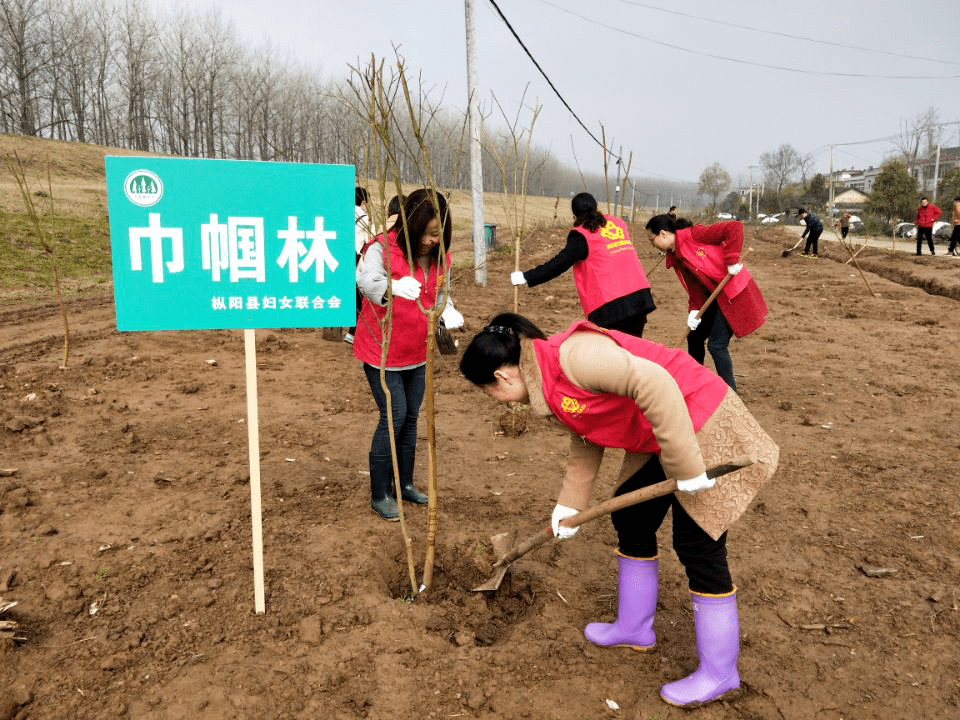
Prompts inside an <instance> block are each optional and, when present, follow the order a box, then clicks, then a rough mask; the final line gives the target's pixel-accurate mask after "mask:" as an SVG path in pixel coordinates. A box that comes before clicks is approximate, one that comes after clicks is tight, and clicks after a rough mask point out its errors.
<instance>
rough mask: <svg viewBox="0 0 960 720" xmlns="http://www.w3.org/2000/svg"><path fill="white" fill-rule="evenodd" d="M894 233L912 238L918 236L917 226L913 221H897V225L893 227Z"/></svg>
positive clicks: (897, 235)
mask: <svg viewBox="0 0 960 720" xmlns="http://www.w3.org/2000/svg"><path fill="white" fill-rule="evenodd" d="M893 234H894V235H895V236H896V237H905V238H912V237H916V236H917V226H916V225H914V224H913V223H912V222H902V223H897V226H896V227H895V228H894V229H893Z"/></svg>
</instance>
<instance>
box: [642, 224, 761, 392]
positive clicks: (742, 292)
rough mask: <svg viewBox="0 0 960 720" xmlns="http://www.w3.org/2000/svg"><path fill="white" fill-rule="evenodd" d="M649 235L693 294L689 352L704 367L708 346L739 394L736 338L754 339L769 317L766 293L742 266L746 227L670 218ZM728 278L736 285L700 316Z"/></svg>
mask: <svg viewBox="0 0 960 720" xmlns="http://www.w3.org/2000/svg"><path fill="white" fill-rule="evenodd" d="M646 231H647V233H648V235H649V239H650V244H651V245H653V247H655V248H656V249H657V250H659V251H660V252H663V253H666V255H667V259H666V266H667V267H668V268H673V269H674V271H675V272H676V273H677V277H678V278H679V279H680V284H681V285H683V288H684V290H686V291H687V311H688V312H687V327H688V328H689V329H690V333H689V334H688V335H687V352H688V353H690V355H691V357H693V358H694V359H695V360H696V361H697V362H698V363H700V364H701V365H702V364H703V361H704V359H705V358H706V353H705V352H704V343H706V349H707V350H708V351H709V352H710V357H712V358H713V365H714V367H715V368H716V369H717V374H718V375H719V376H720V377H722V378H723V379H724V381H725V382H726V383H727V385H729V386H730V387H731V388H733V389H734V390H736V389H737V381H736V380H735V379H734V376H733V361H732V360H731V359H730V351H729V349H728V346H729V345H730V338H732V337H733V336H734V335H736V336H737V337H738V338H739V337H744V336H745V335H749V334H750V333H752V332H753V331H754V330H756V329H757V328H758V327H760V326H761V325H762V324H763V321H764V320H765V319H766V317H767V304H766V302H764V299H763V295H762V294H761V293H760V288H759V287H757V283H756V282H755V281H754V279H753V278H752V277H751V276H750V271H749V270H745V269H744V267H743V265H742V264H741V262H740V253H741V250H742V249H743V223H741V222H740V221H738V220H733V221H730V222H721V223H714V224H713V225H694V224H693V223H691V222H690V221H689V220H685V219H683V218H673V217H671V216H670V215H669V214H667V215H655V216H654V217H652V218H650V220H649V221H648V222H647V225H646ZM728 274H729V275H730V276H731V277H730V280H728V281H727V283H726V285H724V286H723V288H722V289H721V290H720V294H719V295H718V296H717V299H716V301H715V302H713V303H711V304H710V305H709V306H708V307H707V308H706V310H704V311H703V313H702V314H700V309H701V308H703V305H704V303H705V302H706V300H707V298H708V297H710V295H711V294H712V293H713V291H714V290H715V289H716V287H717V286H718V285H719V284H720V281H721V280H723V279H724V278H725V277H726V276H727V275H728ZM697 315H700V317H699V318H697Z"/></svg>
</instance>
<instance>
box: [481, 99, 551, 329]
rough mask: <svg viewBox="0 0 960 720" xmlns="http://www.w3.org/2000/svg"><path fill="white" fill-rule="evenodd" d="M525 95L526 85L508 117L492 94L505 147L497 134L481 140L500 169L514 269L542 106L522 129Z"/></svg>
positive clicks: (516, 290)
mask: <svg viewBox="0 0 960 720" xmlns="http://www.w3.org/2000/svg"><path fill="white" fill-rule="evenodd" d="M525 97H526V89H524V94H523V97H521V98H520V102H519V103H518V106H517V114H516V116H514V118H513V119H511V118H509V117H508V116H507V113H506V112H505V111H504V109H503V106H502V105H501V104H500V101H499V100H497V97H496V95H494V96H493V101H494V102H495V103H496V104H497V108H498V109H499V110H500V114H501V115H502V116H503V119H504V122H505V123H506V125H507V131H508V133H509V138H507V139H506V143H504V145H506V147H504V146H501V143H499V142H498V139H497V138H492V137H490V136H487V137H485V138H484V143H483V145H484V149H485V150H486V151H487V152H488V153H489V154H490V156H491V157H492V158H493V159H494V161H495V162H496V164H497V170H498V171H499V173H500V186H501V188H502V190H503V192H502V193H501V198H502V201H503V209H504V214H505V215H506V217H507V218H509V220H510V229H511V232H512V234H513V239H514V263H513V269H514V270H515V271H519V270H520V249H521V246H522V244H523V240H524V238H525V237H526V219H527V179H528V177H529V168H530V144H531V142H532V140H533V128H534V125H536V122H537V116H538V115H539V114H540V109H541V105H540V102H539V101H537V102H536V103H535V104H534V108H533V111H532V114H531V117H530V126H529V127H528V128H526V129H525V130H524V129H520V128H519V125H520V112H521V110H522V109H523V108H524V107H526V103H525V102H524V99H525ZM559 201H560V197H559V196H557V202H558V203H559ZM513 311H514V312H520V287H519V286H518V285H514V287H513Z"/></svg>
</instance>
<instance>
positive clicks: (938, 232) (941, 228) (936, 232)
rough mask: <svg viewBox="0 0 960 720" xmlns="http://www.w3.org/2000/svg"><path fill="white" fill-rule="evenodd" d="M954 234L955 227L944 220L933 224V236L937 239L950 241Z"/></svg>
mask: <svg viewBox="0 0 960 720" xmlns="http://www.w3.org/2000/svg"><path fill="white" fill-rule="evenodd" d="M952 234H953V225H952V224H951V223H948V222H943V220H937V221H936V222H935V223H934V224H933V236H934V237H935V238H940V239H941V240H949V239H950V235H952Z"/></svg>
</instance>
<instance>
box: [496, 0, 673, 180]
mask: <svg viewBox="0 0 960 720" xmlns="http://www.w3.org/2000/svg"><path fill="white" fill-rule="evenodd" d="M489 1H490V4H491V5H493V9H494V10H496V11H497V15H499V16H500V19H501V20H502V21H503V24H504V25H506V26H507V29H508V30H509V31H510V33H511V34H512V35H513V37H514V38H515V39H516V41H517V42H518V43H519V44H520V47H521V48H523V52H524V53H526V55H527V57H528V58H530V62H532V63H533V64H534V67H536V68H537V70H538V71H539V72H540V74H541V75H543V79H544V80H546V81H547V84H548V85H549V86H550V89H551V90H553V92H554V94H555V95H556V96H557V97H558V98H559V99H560V102H562V103H563V106H564V107H565V108H566V109H567V111H568V112H569V113H570V114H571V115H572V116H573V119H574V120H576V121H577V122H578V123H579V124H580V127H582V128H583V129H584V130H585V131H586V133H587V135H589V136H590V137H591V138H592V139H593V141H594V142H595V143H596V144H597V145H599V146H600V147H601V148H603V149H604V150H605V151H606V153H607V155H609V156H610V157H611V158H613V159H615V160H618V161H619V162H623V158H622V157H620V156H619V155H617V154H616V153H615V152H613V151H612V150H611V149H610V148H607V147H605V146H604V144H603V142H601V141H600V140H599V139H598V138H597V136H596V135H594V134H593V133H592V132H590V129H589V128H588V127H587V126H586V125H584V124H583V121H582V120H581V119H580V117H579V116H578V115H577V113H575V112H574V111H573V108H572V107H570V104H569V103H568V102H567V101H566V100H565V99H564V98H563V95H561V94H560V91H559V90H557V87H556V86H555V85H554V84H553V81H552V80H550V78H549V77H548V76H547V73H546V72H545V71H544V69H543V68H542V67H540V63H538V62H537V60H536V58H534V57H533V54H532V53H531V52H530V50H529V49H528V48H527V46H526V45H525V44H524V42H523V40H521V39H520V36H519V35H517V31H516V30H514V29H513V26H512V25H511V24H510V21H509V20H507V18H506V16H505V15H504V14H503V11H502V10H501V9H500V6H499V5H497V3H496V0H489ZM637 169H638V170H641V171H644V172H647V173H650V174H651V175H659V176H660V177H662V178H664V179H665V180H671V181H672V182H680V183H686V182H691V181H690V180H679V179H676V178H670V177H668V176H667V175H663V174H662V173H657V172H654V171H652V170H644V169H643V168H637Z"/></svg>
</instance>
